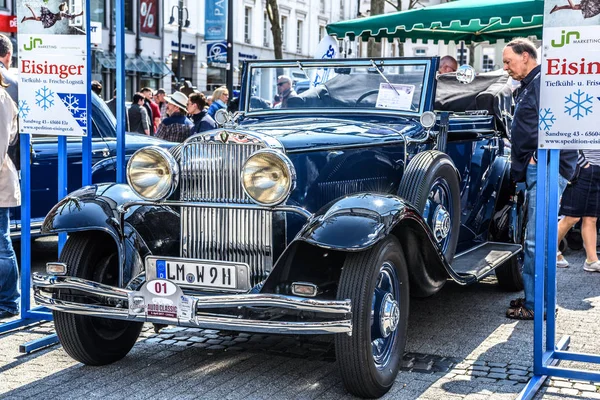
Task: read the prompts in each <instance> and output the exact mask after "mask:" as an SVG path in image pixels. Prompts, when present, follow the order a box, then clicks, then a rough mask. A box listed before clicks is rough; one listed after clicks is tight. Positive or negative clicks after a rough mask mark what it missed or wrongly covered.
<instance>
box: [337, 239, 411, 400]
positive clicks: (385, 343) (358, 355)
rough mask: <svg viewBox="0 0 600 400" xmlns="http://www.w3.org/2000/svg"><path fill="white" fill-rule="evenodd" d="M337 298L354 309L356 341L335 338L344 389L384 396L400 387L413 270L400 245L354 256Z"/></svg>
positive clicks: (391, 243) (388, 242)
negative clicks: (410, 278)
mask: <svg viewBox="0 0 600 400" xmlns="http://www.w3.org/2000/svg"><path fill="white" fill-rule="evenodd" d="M337 298H338V299H340V300H343V299H350V301H351V303H352V336H348V335H346V334H339V335H336V338H335V351H336V357H337V362H338V366H339V369H340V372H341V375H342V380H343V381H344V385H345V386H346V389H347V390H348V391H349V392H350V393H352V394H353V395H356V396H360V397H366V398H372V397H380V396H383V395H384V394H385V393H386V392H387V391H388V390H389V389H390V388H391V387H392V385H393V383H394V380H395V378H396V375H397V374H398V369H399V367H400V362H401V361H402V356H403V353H404V347H405V345H406V329H407V324H408V306H409V285H408V270H407V266H406V260H405V259H404V253H403V252H402V247H401V246H400V243H399V242H398V240H397V239H396V238H395V237H393V236H390V237H388V238H386V239H385V240H383V241H382V242H381V243H378V244H377V245H375V246H374V247H373V248H371V249H369V250H367V251H365V252H362V253H358V254H350V255H348V257H347V258H346V261H345V263H344V268H343V270H342V275H341V277H340V285H339V288H338V295H337Z"/></svg>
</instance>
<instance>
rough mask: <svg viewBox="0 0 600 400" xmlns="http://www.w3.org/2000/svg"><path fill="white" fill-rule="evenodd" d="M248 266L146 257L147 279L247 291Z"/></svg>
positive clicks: (189, 286) (193, 286)
mask: <svg viewBox="0 0 600 400" xmlns="http://www.w3.org/2000/svg"><path fill="white" fill-rule="evenodd" d="M248 271H249V267H248V265H247V264H243V263H231V262H222V261H212V260H193V259H187V258H173V257H169V258H165V257H156V256H150V257H147V258H146V273H147V279H149V280H150V279H166V280H168V281H171V282H173V283H176V284H177V285H179V286H181V287H188V288H204V289H220V290H236V291H237V290H248V289H250V280H249V273H248Z"/></svg>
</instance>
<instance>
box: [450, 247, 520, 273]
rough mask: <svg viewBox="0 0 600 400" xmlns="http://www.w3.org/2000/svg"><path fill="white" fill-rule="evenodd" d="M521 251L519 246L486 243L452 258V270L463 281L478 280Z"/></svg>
mask: <svg viewBox="0 0 600 400" xmlns="http://www.w3.org/2000/svg"><path fill="white" fill-rule="evenodd" d="M521 250H522V247H521V245H519V244H511V243H498V242H486V243H483V244H481V245H479V246H477V247H474V248H472V249H470V250H467V251H465V252H464V253H460V254H458V255H456V256H454V260H453V261H452V269H453V270H454V272H456V273H457V274H458V275H460V276H462V277H464V278H465V279H468V280H473V279H474V278H475V279H477V280H479V279H481V278H483V277H484V276H486V275H487V274H489V273H490V272H492V271H493V270H494V269H495V268H496V267H499V266H500V265H502V264H503V263H504V262H506V261H508V260H509V259H510V258H511V257H513V256H515V255H517V254H519V253H520V252H521Z"/></svg>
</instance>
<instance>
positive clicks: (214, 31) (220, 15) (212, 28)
mask: <svg viewBox="0 0 600 400" xmlns="http://www.w3.org/2000/svg"><path fill="white" fill-rule="evenodd" d="M205 4H206V8H205V15H206V17H205V18H206V21H205V23H204V26H205V32H204V40H225V34H226V22H227V0H206V3H205Z"/></svg>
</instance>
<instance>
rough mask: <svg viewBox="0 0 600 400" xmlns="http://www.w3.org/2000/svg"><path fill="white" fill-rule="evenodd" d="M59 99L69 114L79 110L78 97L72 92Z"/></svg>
mask: <svg viewBox="0 0 600 400" xmlns="http://www.w3.org/2000/svg"><path fill="white" fill-rule="evenodd" d="M61 100H62V102H63V104H64V105H65V106H66V107H67V110H69V111H70V112H71V114H77V113H78V112H79V99H78V98H77V97H75V96H73V95H72V94H68V95H66V96H65V97H63V98H61Z"/></svg>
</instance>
